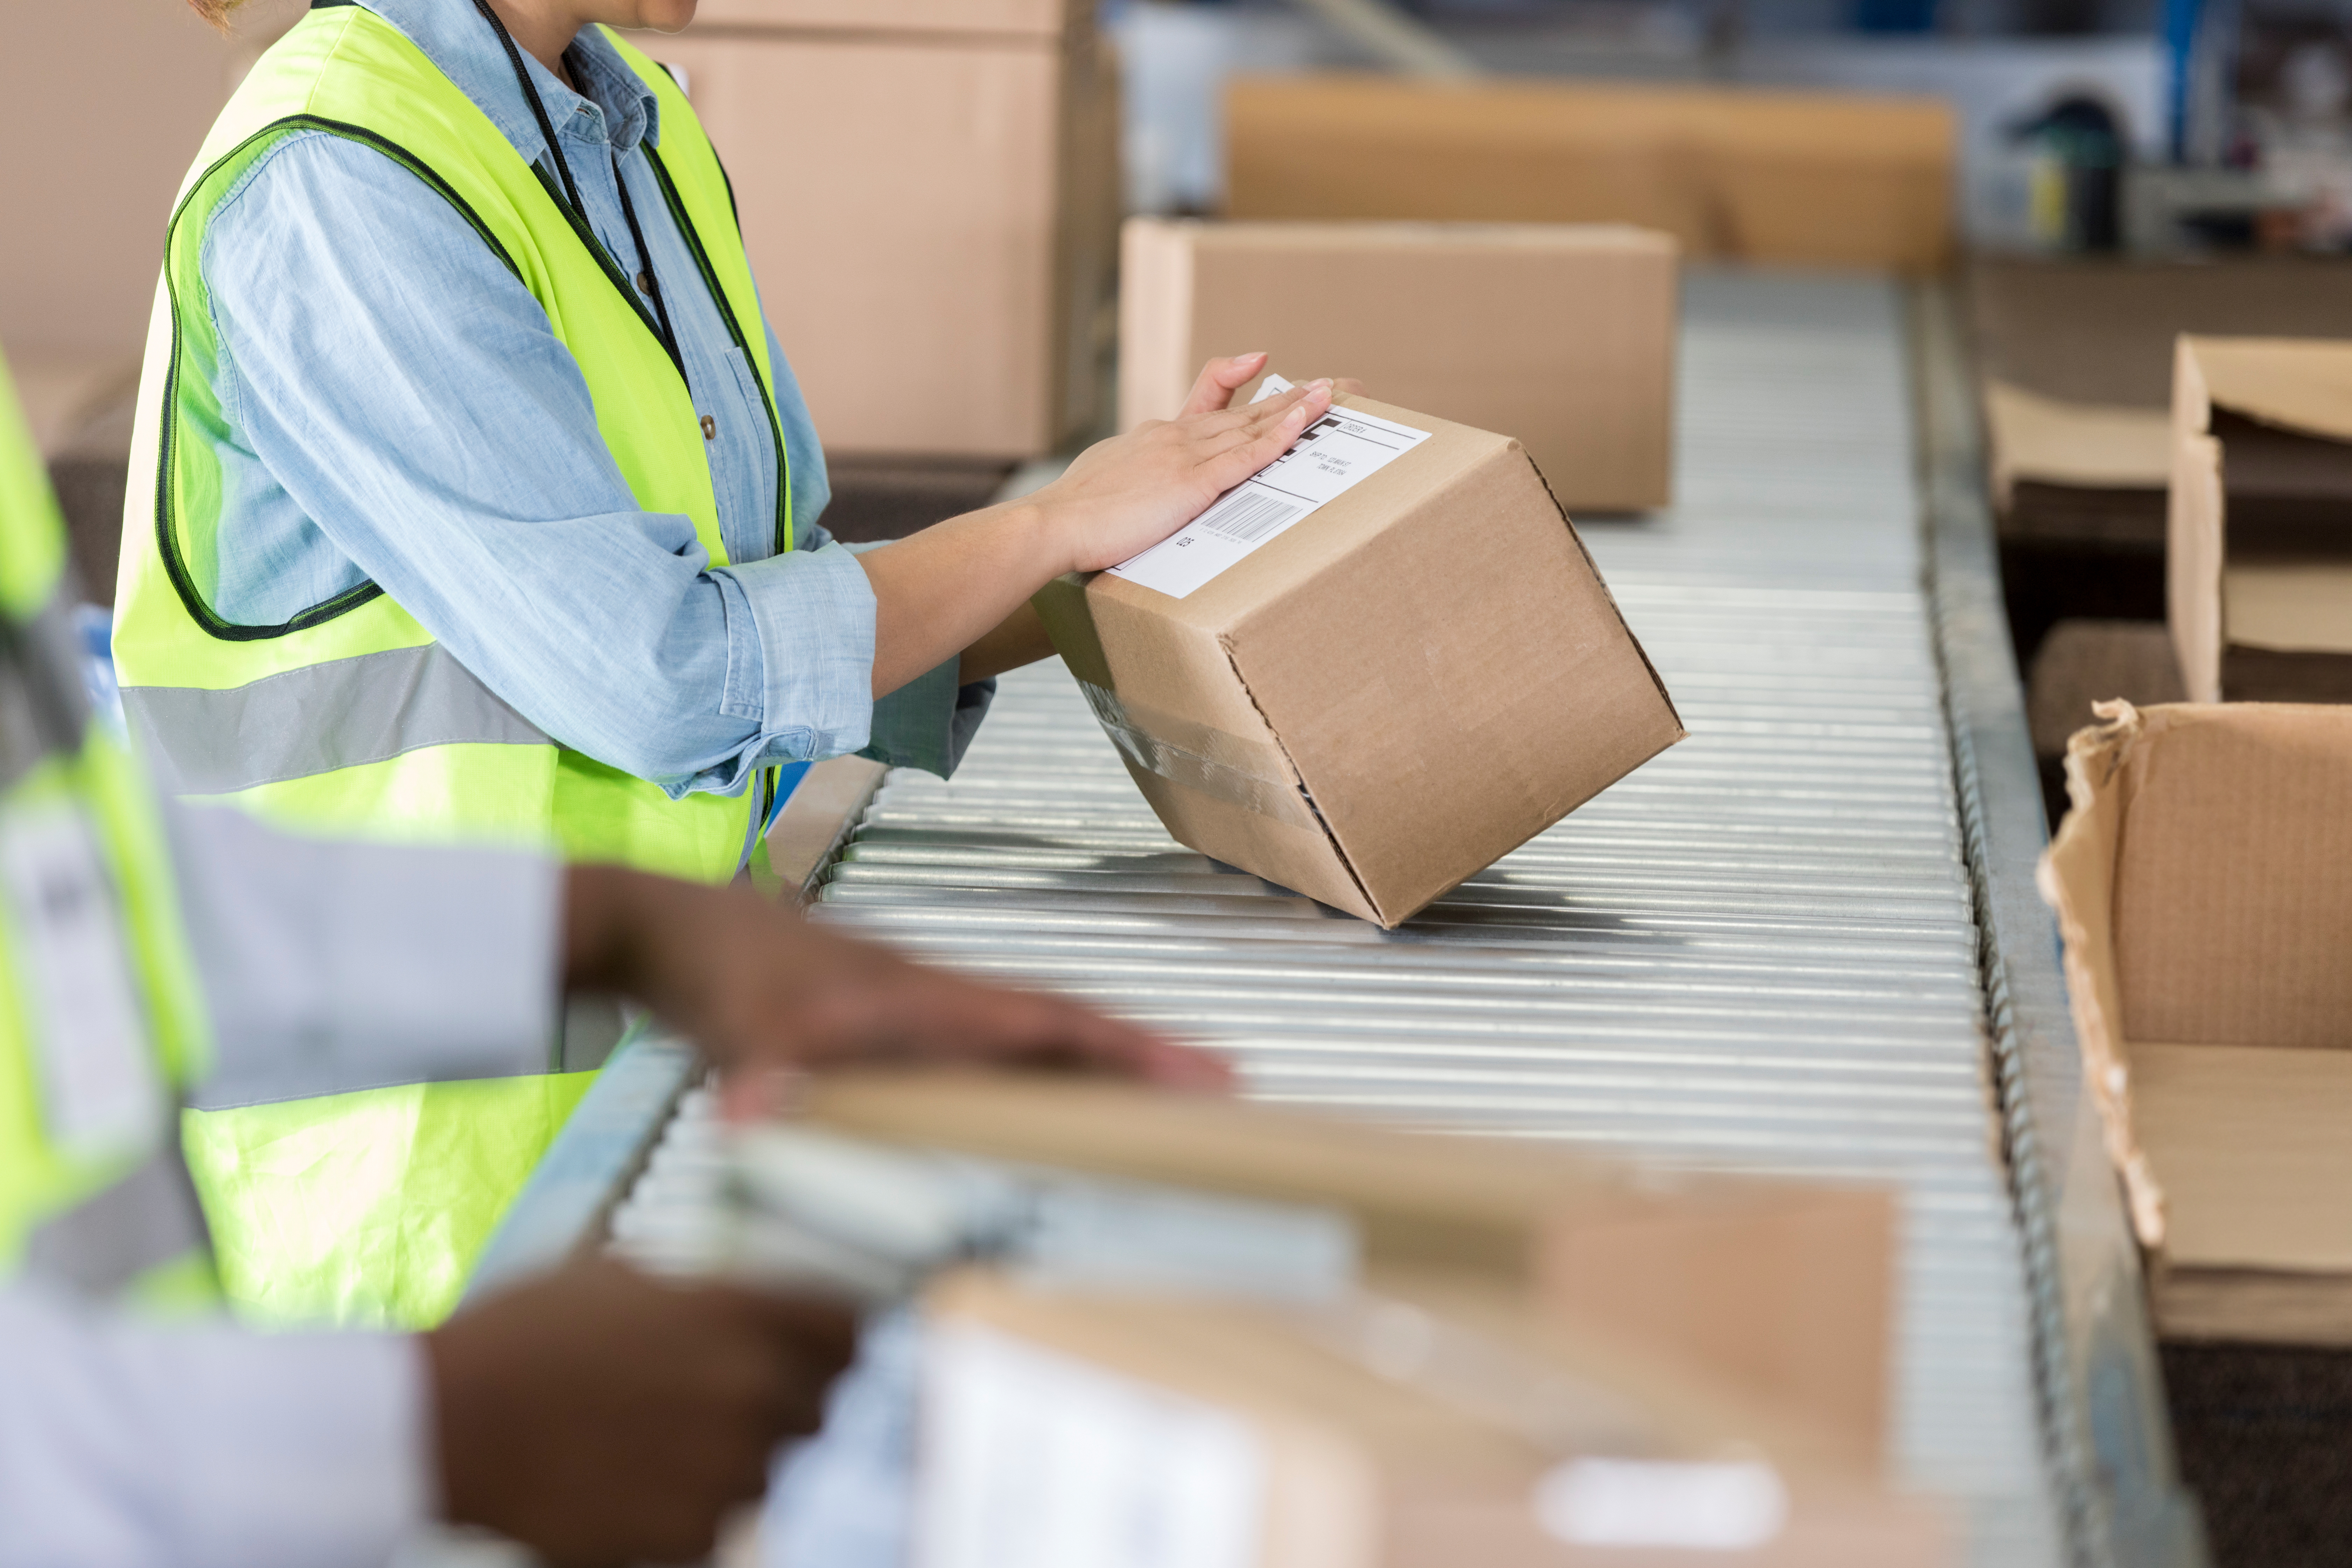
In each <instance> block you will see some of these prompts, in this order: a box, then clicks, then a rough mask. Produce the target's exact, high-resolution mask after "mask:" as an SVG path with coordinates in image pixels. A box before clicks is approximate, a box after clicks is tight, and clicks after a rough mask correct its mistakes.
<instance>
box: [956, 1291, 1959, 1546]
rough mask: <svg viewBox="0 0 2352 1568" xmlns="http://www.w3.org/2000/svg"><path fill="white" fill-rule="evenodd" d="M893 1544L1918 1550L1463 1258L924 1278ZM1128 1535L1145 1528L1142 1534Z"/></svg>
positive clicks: (1700, 1396) (1688, 1385)
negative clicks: (1265, 1296) (1099, 1290)
mask: <svg viewBox="0 0 2352 1568" xmlns="http://www.w3.org/2000/svg"><path fill="white" fill-rule="evenodd" d="M925 1318H926V1321H927V1332H926V1335H925V1351H924V1356H925V1361H924V1368H923V1406H922V1427H921V1430H922V1437H921V1441H920V1459H919V1477H920V1479H919V1483H918V1485H919V1491H918V1498H919V1504H918V1509H917V1518H918V1521H919V1523H918V1528H917V1541H918V1546H917V1550H916V1552H915V1556H914V1561H915V1563H917V1564H918V1565H919V1568H1038V1565H1040V1564H1046V1563H1056V1564H1058V1563H1067V1564H1072V1565H1076V1564H1079V1563H1084V1564H1086V1568H1142V1565H1143V1564H1145V1563H1168V1562H1177V1561H1181V1562H1184V1563H1217V1564H1221V1565H1226V1568H1244V1565H1246V1568H1455V1565H1457V1564H1468V1563H1475V1564H1477V1565H1479V1568H1519V1565H1527V1568H1536V1565H1538V1564H1540V1565H1545V1568H1571V1565H1576V1564H1601V1563H1611V1564H1629V1565H1630V1564H1633V1563H1657V1564H1660V1565H1661V1568H1664V1564H1669V1563H1702V1562H1704V1563H1727V1564H1729V1563H1738V1564H1759V1565H1760V1564H1765V1563H1771V1564H1787V1565H1789V1568H1796V1565H1798V1564H1803V1565H1805V1568H1842V1565H1851V1568H1926V1565H1927V1564H1931V1563H1942V1562H1944V1561H1946V1560H1947V1558H1946V1553H1945V1551H1944V1545H1945V1540H1944V1533H1943V1531H1942V1529H1941V1528H1940V1521H1939V1520H1938V1519H1937V1516H1936V1515H1935V1514H1933V1513H1932V1512H1931V1511H1930V1510H1927V1509H1926V1508H1924V1507H1922V1506H1921V1505H1919V1504H1916V1503H1912V1502H1902V1501H1897V1500H1893V1499H1891V1498H1889V1497H1887V1496H1886V1495H1885V1494H1884V1493H1883V1492H1881V1491H1880V1490H1878V1489H1877V1488H1876V1487H1875V1486H1874V1484H1873V1482H1872V1481H1871V1479H1869V1478H1868V1477H1866V1476H1862V1475H1857V1474H1856V1473H1855V1472H1853V1470H1851V1469H1850V1468H1844V1467H1843V1466H1841V1465H1839V1464H1837V1463H1836V1462H1835V1461H1834V1460H1825V1459H1824V1458H1823V1457H1822V1456H1821V1455H1819V1454H1816V1453H1813V1452H1811V1451H1810V1450H1809V1449H1808V1448H1807V1447H1805V1445H1804V1444H1803V1443H1802V1442H1801V1441H1797V1442H1790V1443H1782V1442H1779V1441H1776V1440H1775V1436H1776V1435H1775V1434H1773V1432H1772V1430H1771V1428H1770V1426H1769V1421H1768V1420H1766V1419H1765V1418H1761V1417H1759V1416H1758V1415H1756V1413H1754V1412H1752V1411H1749V1410H1745V1409H1742V1408H1739V1407H1738V1406H1737V1405H1736V1404H1733V1405H1727V1404H1726V1403H1725V1402H1724V1401H1723V1400H1721V1399H1719V1398H1717V1397H1714V1396H1712V1394H1711V1392H1710V1391H1709V1390H1708V1389H1707V1387H1706V1383H1705V1380H1704V1379H1697V1380H1694V1379H1691V1378H1688V1377H1685V1376H1680V1375H1677V1372H1676V1371H1675V1370H1668V1369H1665V1368H1663V1367H1660V1366H1656V1365H1654V1364H1649V1363H1645V1360H1644V1358H1643V1357H1642V1356H1640V1355H1638V1354H1632V1353H1628V1352H1625V1351H1623V1349H1622V1347H1616V1346H1612V1345H1609V1344H1607V1343H1606V1342H1605V1341H1601V1340H1599V1339H1597V1338H1596V1337H1594V1336H1591V1335H1590V1334H1586V1333H1580V1332H1576V1331H1570V1330H1569V1329H1566V1328H1564V1327H1563V1326H1561V1325H1559V1324H1558V1323H1555V1322H1551V1321H1546V1320H1544V1319H1542V1318H1541V1317H1540V1316H1539V1315H1538V1314H1536V1313H1534V1312H1532V1311H1530V1310H1529V1309H1528V1306H1527V1304H1526V1303H1525V1302H1523V1301H1519V1300H1512V1299H1510V1298H1508V1297H1506V1296H1502V1295H1499V1294H1498V1293H1496V1292H1495V1291H1494V1290H1493V1289H1481V1288H1479V1287H1478V1286H1476V1285H1475V1283H1465V1282H1459V1281H1444V1280H1432V1281H1429V1282H1427V1283H1426V1285H1425V1286H1424V1288H1423V1289H1419V1290H1414V1289H1409V1288H1407V1289H1398V1290H1395V1291H1391V1292H1383V1293H1382V1294H1381V1295H1378V1296H1373V1297H1365V1298H1359V1299H1357V1300H1350V1301H1347V1302H1341V1303H1333V1304H1330V1305H1328V1306H1318V1307H1312V1308H1290V1309H1284V1308H1280V1307H1271V1306H1265V1305H1257V1304H1250V1303H1244V1302H1236V1301H1230V1300H1202V1299H1185V1298H1181V1297H1164V1296H1160V1297H1154V1296H1139V1295H1128V1296H1119V1295H1108V1296H1105V1295H1094V1294H1072V1293H1067V1292H1059V1291H1042V1290H1037V1289H1024V1288H1023V1287H1022V1286H1020V1285H1018V1284H1015V1283H1013V1282H1012V1281H1010V1280H1007V1279H1003V1278H1000V1277H996V1276H992V1275H988V1274H983V1273H966V1274H963V1275H961V1276H951V1277H950V1278H949V1279H946V1280H944V1281H942V1282H940V1284H939V1285H937V1286H935V1287H934V1288H933V1289H932V1290H931V1292H930V1293H929V1297H928V1298H927V1300H926V1301H925ZM1147 1543H1148V1544H1147Z"/></svg>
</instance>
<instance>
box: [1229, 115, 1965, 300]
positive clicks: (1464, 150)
mask: <svg viewBox="0 0 2352 1568" xmlns="http://www.w3.org/2000/svg"><path fill="white" fill-rule="evenodd" d="M1225 116H1226V154H1227V159H1228V174H1227V195H1226V211H1227V216H1232V217H1236V218H1422V219H1454V220H1470V221H1475V222H1516V223H1626V224H1634V225H1638V226H1641V227H1643V228H1654V229H1662V230H1664V232H1666V233H1668V234H1671V235H1673V236H1674V237H1675V238H1676V239H1678V240H1679V241H1680V242H1681V243H1682V246H1683V249H1684V251H1685V253H1686V254H1688V255H1690V256H1692V257H1696V258H1726V259H1735V260H1742V261H1751V262H1771V263H1784V264H1792V265H1803V266H1833V267H1872V268H1900V269H1903V270H1906V271H1932V270H1935V269H1937V268H1940V267H1942V266H1943V264H1944V262H1945V260H1946V259H1947V258H1948V254H1949V252H1950V250H1951V243H1952V238H1951V228H1952V180H1953V174H1952V171H1953V162H1954V158H1955V155H1956V152H1955V150H1956V147H1957V145H1958V129H1957V124H1956V121H1955V120H1954V117H1953V114H1952V111H1951V110H1950V108H1949V107H1948V105H1946V104H1945V103H1944V102H1943V101H1942V100H1935V99H1905V98H1877V97H1869V96H1864V95H1861V94H1845V93H1838V94H1829V93H1791V92H1761V91H1753V90H1747V89H1724V88H1695V87H1653V86H1632V85H1622V84H1611V85H1607V86H1599V85H1591V84H1584V83H1579V84H1576V85H1574V86H1569V85H1564V84H1557V83H1535V82H1494V83H1486V82H1482V83H1479V84H1476V85H1475V86H1465V85H1463V84H1459V83H1444V84H1433V83H1427V82H1414V81H1407V80H1402V79H1394V78H1388V77H1370V76H1363V77H1358V76H1325V77H1306V78H1301V77H1263V78H1238V79H1235V80H1234V82H1233V83H1232V84H1231V85H1230V87H1229V88H1228V89H1227V93H1226V100H1225Z"/></svg>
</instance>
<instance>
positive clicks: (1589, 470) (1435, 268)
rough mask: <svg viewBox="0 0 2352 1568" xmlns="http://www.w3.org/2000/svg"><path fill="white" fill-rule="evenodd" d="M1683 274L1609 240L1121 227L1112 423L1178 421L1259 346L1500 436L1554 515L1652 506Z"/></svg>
mask: <svg viewBox="0 0 2352 1568" xmlns="http://www.w3.org/2000/svg"><path fill="white" fill-rule="evenodd" d="M1676 261H1677V248H1676V246H1675V241H1674V239H1673V237H1671V236H1668V235H1664V234H1659V233H1655V232H1654V231H1650V230H1644V229H1634V228H1625V227H1621V226H1576V225H1532V224H1529V225H1520V224H1512V225H1471V224H1442V225H1441V224H1375V223H1197V222H1171V221H1169V220H1165V219H1160V218H1129V220H1128V224H1127V231H1126V237H1125V241H1124V243H1123V245H1122V247H1121V264H1120V268H1119V270H1120V276H1121V292H1120V296H1119V425H1120V427H1121V428H1132V427H1133V426H1136V425H1137V424H1139V423H1140V422H1141V421H1143V420H1146V419H1171V418H1173V417H1175V416H1176V414H1177V412H1178V411H1179V410H1180V409H1181V408H1182V406H1183V404H1184V396H1185V394H1186V393H1187V392H1189V391H1190V390H1191V388H1192V380H1193V377H1194V376H1196V375H1197V374H1199V373H1200V368H1201V365H1202V363H1203V362H1205V361H1206V360H1208V359H1210V358H1211V357H1213V356H1214V355H1218V354H1231V353H1244V352H1247V351H1251V350H1256V349H1263V350H1265V351H1267V352H1268V353H1270V354H1271V355H1272V356H1273V363H1276V364H1281V365H1287V366H1290V367H1292V369H1293V371H1294V373H1295V374H1315V375H1349V376H1354V377H1356V378H1358V379H1359V380H1360V381H1362V382H1363V383H1364V384H1366V385H1367V386H1368V387H1369V388H1370V389H1371V390H1372V391H1373V392H1375V393H1377V394H1378V395H1380V396H1381V397H1382V398H1384V399H1386V400H1388V401H1389V402H1391V403H1400V404H1403V405H1406V406H1408V407H1412V408H1428V409H1434V410H1436V411H1438V412H1440V413H1442V414H1444V416H1446V417H1447V418H1449V419H1454V420H1457V421H1459V422H1461V423H1463V424H1465V425H1477V426H1484V427H1486V428H1487V429H1490V430H1507V431H1508V432H1510V433H1511V434H1512V435H1514V436H1516V437H1518V438H1519V440H1520V441H1521V442H1522V443H1523V444H1524V445H1525V446H1526V447H1527V450H1528V457H1530V458H1533V459H1534V460H1535V465H1536V467H1537V468H1538V469H1540V470H1541V471H1542V473H1543V477H1544V479H1545V480H1546V482H1548V483H1549V485H1550V486H1551V489H1552V493H1553V494H1554V495H1555V496H1557V497H1558V498H1559V501H1560V504H1561V505H1563V506H1566V507H1570V508H1571V509H1582V510H1595V511H1638V510H1643V509H1645V508H1649V507H1656V506H1664V504H1665V503H1666V502H1667V500H1670V499H1671V479H1672V473H1673V467H1674V381H1675V304H1676V298H1675V296H1676V289H1675V271H1676ZM1400 300H1411V301H1412V308H1411V309H1400V308H1399V307H1398V301H1400Z"/></svg>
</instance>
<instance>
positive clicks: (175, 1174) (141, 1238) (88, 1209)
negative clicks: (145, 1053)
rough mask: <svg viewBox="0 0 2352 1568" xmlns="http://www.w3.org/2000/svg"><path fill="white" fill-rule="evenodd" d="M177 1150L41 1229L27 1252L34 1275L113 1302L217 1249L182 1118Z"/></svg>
mask: <svg viewBox="0 0 2352 1568" xmlns="http://www.w3.org/2000/svg"><path fill="white" fill-rule="evenodd" d="M210 1245H211V1237H210V1234H209V1233H208V1232H207V1231H206V1230H205V1211H204V1209H203V1208H202V1207H201V1206H200V1205H198V1204H197V1202H196V1189H195V1185H194V1183H192V1182H190V1181H189V1179H188V1167H187V1163H186V1162H185V1161H184V1160H182V1159H181V1157H180V1139H179V1133H178V1121H177V1119H176V1117H175V1118H174V1120H173V1136H172V1140H171V1142H168V1143H166V1144H165V1145H164V1146H163V1148H161V1149H158V1150H157V1151H155V1152H154V1153H153V1154H152V1155H150V1156H149V1157H148V1158H147V1159H146V1160H145V1161H144V1162H143V1163H141V1164H140V1165H139V1167H138V1168H137V1169H135V1170H133V1171H132V1172H131V1173H130V1174H129V1175H127V1176H125V1177H123V1178H122V1179H121V1181H119V1182H117V1183H115V1184H113V1185H112V1186H110V1187H108V1188H106V1189H105V1190H104V1191H103V1192H100V1193H99V1194H96V1195H95V1196H93V1197H89V1198H86V1199H84V1200H83V1201H82V1202H81V1203H79V1204H78V1205H75V1206H74V1207H72V1208H70V1209H68V1210H67V1211H66V1212H65V1213H63V1214H61V1215H57V1216H56V1217H54V1218H52V1219H49V1220H47V1221H46V1222H44V1223H43V1224H41V1225H39V1226H36V1227H35V1228H34V1231H33V1235H32V1238H31V1240H29V1241H28V1242H26V1246H25V1271H26V1274H28V1275H30V1276H32V1277H34V1278H37V1279H45V1280H47V1281H49V1282H50V1283H52V1284H58V1285H63V1286H66V1287H68V1288H69V1289H75V1290H79V1291H80V1292H81V1293H82V1294H84V1295H87V1296H111V1295H114V1294H116V1293H117V1292H119V1291H121V1290H123V1289H127V1288H128V1287H129V1286H130V1285H131V1283H132V1281H134V1280H136V1279H138V1278H139V1277H140V1276H141V1275H142V1274H144V1273H146V1272H147V1271H148V1270H149V1269H151V1268H160V1267H162V1266H163V1265H164V1264H166V1263H170V1262H172V1261H173V1259H175V1258H182V1257H184V1256H186V1255H187V1254H188V1253H190V1252H194V1251H197V1250H199V1249H201V1248H204V1247H209V1246H210Z"/></svg>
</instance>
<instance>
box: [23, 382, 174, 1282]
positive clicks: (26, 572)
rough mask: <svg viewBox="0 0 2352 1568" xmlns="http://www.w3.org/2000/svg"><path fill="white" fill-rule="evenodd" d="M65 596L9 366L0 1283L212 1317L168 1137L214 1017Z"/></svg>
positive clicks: (54, 527) (61, 557) (49, 505)
mask: <svg viewBox="0 0 2352 1568" xmlns="http://www.w3.org/2000/svg"><path fill="white" fill-rule="evenodd" d="M66 582H67V573H66V570H65V526H64V524H63V522H62V521H60V520H59V519H58V514H57V508H56V502H55V501H54V500H53V499H52V498H51V497H50V495H49V492H48V485H47V477H46V476H45V475H44V474H43V472H42V470H41V464H40V459H39V458H38V456H37V454H36V453H35V451H34V449H33V444H32V439H31V437H29V436H28V435H27V434H26V429H25V426H24V420H23V418H22V416H20V415H19V413H18V411H17V406H16V387H15V384H14V383H12V382H11V381H10V379H9V377H8V372H7V367H6V365H5V363H0V1278H6V1277H10V1276H14V1275H18V1274H31V1275H34V1276H37V1277H38V1278H41V1279H46V1280H48V1281H50V1282H52V1283H54V1284H58V1285H62V1286H65V1287H68V1288H70V1289H77V1290H79V1291H81V1292H83V1293H85V1294H89V1295H96V1296H110V1297H123V1298H126V1299H129V1300H135V1301H142V1302H145V1303H149V1304H152V1305H155V1306H159V1307H165V1308H179V1307H189V1306H196V1305H205V1304H210V1303H213V1302H215V1301H216V1300H218V1294H217V1290H216V1288H215V1283H214V1278H213V1270H212V1263H211V1259H210V1258H209V1256H208V1254H207V1253H206V1250H205V1231H204V1221H203V1216H202V1215H201V1214H200V1213H199V1212H198V1209H197V1206H196V1197H195V1193H194V1189H193V1188H192V1187H191V1186H190V1184H189V1180H188V1173H187V1169H186V1167H185V1166H184V1164H183V1163H182V1162H181V1158H180V1150H179V1139H178V1136H177V1134H178V1117H179V1103H180V1087H181V1085H182V1084H183V1083H184V1082H185V1081H186V1080H187V1079H188V1077H189V1076H190V1073H191V1071H192V1070H193V1069H195V1068H200V1067H201V1065H202V1064H201V1058H203V1057H204V1056H205V1052H206V1051H207V1049H208V1047H207V1044H206V1041H205V1033H204V1016H205V1015H204V1010H203V1007H202V1005H201V1000H200V998H199V996H198V994H197V992H196V988H195V983H194V971H193V968H192V965H191V963H190V962H189V958H188V952H187V949H186V946H185V944H184V940H183V937H182V933H181V930H180V921H179V910H178V905H177V901H176V900H175V898H174V896H173V890H172V886H171V880H170V871H169V864H170V863H169V861H168V859H167V858H166V857H165V853H164V845H163V834H162V831H161V828H160V826H159V824H158V823H157V821H156V819H155V816H154V809H153V802H152V799H151V798H150V797H149V796H148V795H147V793H146V790H145V786H144V781H142V779H140V778H139V776H138V774H137V771H136V769H135V768H134V767H133V766H132V764H131V760H130V758H129V756H128V755H127V754H126V753H125V752H123V751H122V749H121V747H120V746H118V745H116V744H115V743H114V742H113V741H112V740H111V739H110V737H109V736H108V735H107V734H106V732H105V731H103V730H101V729H100V728H99V727H98V726H97V725H95V724H93V723H92V722H91V721H90V715H89V702H88V700H87V698H86V697H85V695H84V692H83V687H82V683H81V674H80V668H79V657H78V653H77V645H76V642H75V639H74V633H73V627H72V624H71V619H70V616H71V609H72V605H71V595H69V594H68V592H67V590H66V586H65V584H66Z"/></svg>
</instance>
